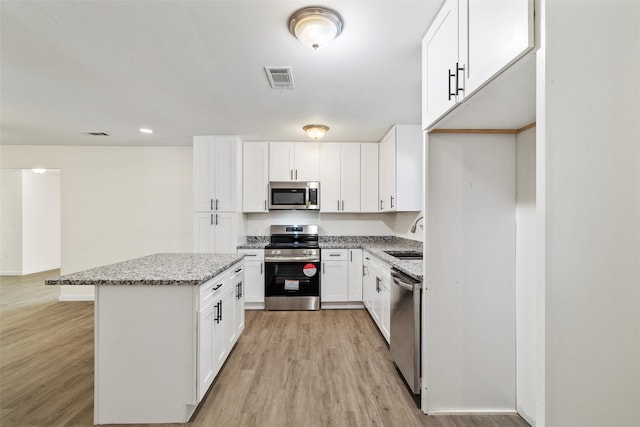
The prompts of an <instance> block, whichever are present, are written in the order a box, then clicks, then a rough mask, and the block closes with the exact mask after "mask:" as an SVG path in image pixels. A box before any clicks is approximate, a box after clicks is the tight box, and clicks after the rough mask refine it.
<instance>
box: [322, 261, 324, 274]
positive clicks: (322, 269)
mask: <svg viewBox="0 0 640 427" xmlns="http://www.w3.org/2000/svg"><path fill="white" fill-rule="evenodd" d="M322 274H324V262H323V263H322Z"/></svg>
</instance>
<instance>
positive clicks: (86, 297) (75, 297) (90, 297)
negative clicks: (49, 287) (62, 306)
mask: <svg viewBox="0 0 640 427" xmlns="http://www.w3.org/2000/svg"><path fill="white" fill-rule="evenodd" d="M94 300H95V298H94V296H93V295H60V296H59V297H58V301H94Z"/></svg>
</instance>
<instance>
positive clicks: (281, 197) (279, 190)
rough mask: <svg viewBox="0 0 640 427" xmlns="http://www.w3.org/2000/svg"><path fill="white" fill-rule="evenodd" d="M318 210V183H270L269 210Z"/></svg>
mask: <svg viewBox="0 0 640 427" xmlns="http://www.w3.org/2000/svg"><path fill="white" fill-rule="evenodd" d="M278 209H281V210H298V209H299V210H319V209H320V183H319V182H317V181H305V182H284V181H277V182H273V181H272V182H270V183H269V210H278Z"/></svg>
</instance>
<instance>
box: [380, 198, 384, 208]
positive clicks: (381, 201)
mask: <svg viewBox="0 0 640 427" xmlns="http://www.w3.org/2000/svg"><path fill="white" fill-rule="evenodd" d="M382 203H383V200H380V210H382V209H383V208H382Z"/></svg>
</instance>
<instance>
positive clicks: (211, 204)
mask: <svg viewBox="0 0 640 427" xmlns="http://www.w3.org/2000/svg"><path fill="white" fill-rule="evenodd" d="M209 210H211V211H212V210H213V199H211V209H209Z"/></svg>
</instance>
